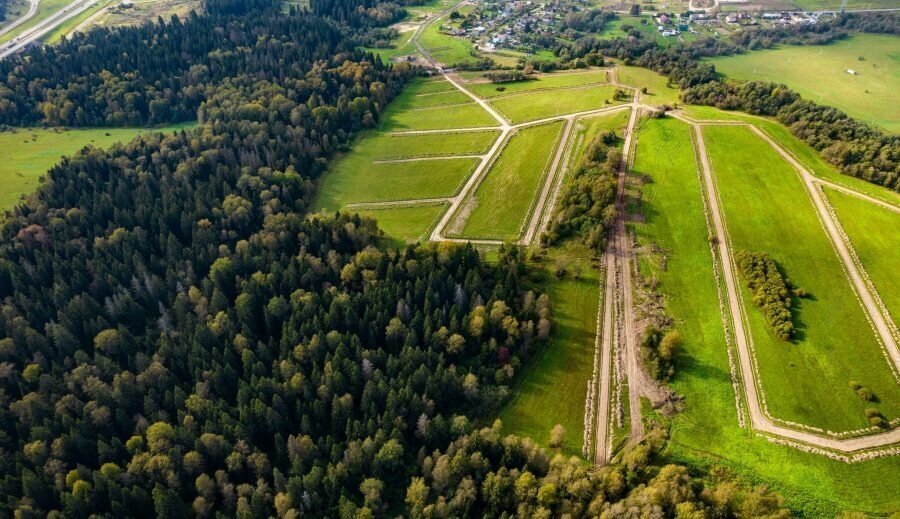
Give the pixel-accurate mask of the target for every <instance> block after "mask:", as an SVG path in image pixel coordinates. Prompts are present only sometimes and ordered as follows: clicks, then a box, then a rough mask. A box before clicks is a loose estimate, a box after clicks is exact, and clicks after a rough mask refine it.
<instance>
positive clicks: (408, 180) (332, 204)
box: [317, 154, 480, 210]
mask: <svg viewBox="0 0 900 519" xmlns="http://www.w3.org/2000/svg"><path fill="white" fill-rule="evenodd" d="M479 160H480V159H477V158H450V159H443V158H435V159H426V160H416V161H410V162H373V161H372V160H370V159H368V158H367V157H363V156H360V155H353V154H350V155H347V156H345V157H342V158H341V159H338V160H337V162H336V163H335V165H334V168H333V171H332V172H331V173H330V174H329V175H328V176H327V177H326V178H325V179H324V180H323V181H322V186H321V188H320V189H321V190H322V194H321V195H320V198H319V200H318V202H317V206H318V207H319V208H320V209H326V210H337V209H340V208H342V207H345V206H346V205H347V204H351V203H366V202H389V201H394V200H417V199H427V198H438V197H448V196H453V195H454V194H455V193H456V191H457V190H458V189H459V188H460V186H462V184H463V182H464V181H465V179H466V178H468V177H469V175H470V174H472V171H474V169H475V166H477V165H478V162H479Z"/></svg>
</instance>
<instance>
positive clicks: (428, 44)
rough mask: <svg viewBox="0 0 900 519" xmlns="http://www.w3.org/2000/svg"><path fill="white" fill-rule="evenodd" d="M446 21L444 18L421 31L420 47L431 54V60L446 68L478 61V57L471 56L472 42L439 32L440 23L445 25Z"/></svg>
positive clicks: (472, 50)
mask: <svg viewBox="0 0 900 519" xmlns="http://www.w3.org/2000/svg"><path fill="white" fill-rule="evenodd" d="M446 20H447V19H446V18H442V19H441V20H439V21H437V22H434V23H432V24H431V25H429V26H428V27H426V28H425V30H424V31H422V34H421V36H420V37H419V41H420V42H421V43H422V47H424V48H425V50H426V51H428V53H429V54H431V57H432V58H434V59H435V60H436V61H438V62H439V63H442V64H444V65H445V66H448V67H449V66H452V65H460V64H463V63H474V62H476V61H478V57H476V56H474V55H473V52H474V51H475V49H474V47H473V46H472V42H470V41H469V40H467V39H465V38H458V37H456V36H451V35H449V34H444V33H442V32H441V31H440V26H441V23H445V22H446Z"/></svg>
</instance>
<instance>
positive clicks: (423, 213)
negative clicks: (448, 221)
mask: <svg viewBox="0 0 900 519" xmlns="http://www.w3.org/2000/svg"><path fill="white" fill-rule="evenodd" d="M447 206H448V204H425V205H414V206H396V207H383V208H377V209H376V208H370V209H360V210H351V211H352V212H356V213H359V215H360V216H365V217H368V218H373V219H375V220H376V221H378V227H379V228H381V230H383V231H384V235H385V238H386V239H387V240H388V241H389V242H390V243H391V244H392V245H394V246H398V247H401V246H403V245H404V244H407V243H414V242H417V241H423V240H425V239H426V238H427V237H428V233H429V232H430V231H431V229H432V228H433V227H434V225H435V224H436V223H437V220H438V218H439V217H440V216H441V214H442V213H443V212H444V211H446V210H447Z"/></svg>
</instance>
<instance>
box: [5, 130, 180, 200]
mask: <svg viewBox="0 0 900 519" xmlns="http://www.w3.org/2000/svg"><path fill="white" fill-rule="evenodd" d="M191 125H193V123H190V124H183V125H176V126H171V127H164V128H157V129H148V128H92V129H78V130H58V131H57V130H55V129H41V128H16V129H14V130H12V131H5V132H0V150H2V152H0V156H2V159H3V160H0V179H2V180H3V182H2V185H0V209H2V210H6V209H10V208H12V206H13V205H15V203H16V202H17V201H18V200H19V197H20V196H21V195H23V194H27V193H30V192H32V191H34V190H35V189H36V188H37V186H38V177H40V176H42V175H44V174H45V173H46V172H47V170H48V169H50V168H51V167H53V166H54V165H55V164H56V163H58V162H59V159H60V158H61V157H62V156H64V155H72V154H74V153H75V152H77V151H78V150H80V149H81V148H83V147H85V146H95V147H97V148H106V147H108V146H110V145H112V144H114V143H116V142H128V141H130V140H131V139H133V138H134V137H135V136H136V135H138V134H141V133H146V132H151V131H152V132H163V133H167V132H171V131H174V130H176V129H180V128H186V127H188V126H191Z"/></svg>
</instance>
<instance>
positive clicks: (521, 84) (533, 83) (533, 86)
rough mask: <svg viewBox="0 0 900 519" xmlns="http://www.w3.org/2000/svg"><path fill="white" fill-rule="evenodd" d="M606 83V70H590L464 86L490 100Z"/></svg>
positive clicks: (472, 83)
mask: <svg viewBox="0 0 900 519" xmlns="http://www.w3.org/2000/svg"><path fill="white" fill-rule="evenodd" d="M483 74H484V72H479V73H478V74H477V75H475V77H476V78H477V77H480V76H482V75H483ZM606 81H607V70H606V69H590V70H579V71H575V72H560V73H556V74H536V75H535V79H529V80H525V81H513V82H509V83H490V82H488V81H487V80H480V81H478V80H471V81H470V82H469V83H468V84H467V85H466V86H467V87H468V88H469V90H471V91H472V92H473V93H475V94H477V95H479V96H481V97H484V98H490V97H497V96H502V95H509V94H515V93H519V92H527V91H531V90H541V89H554V88H565V87H576V86H585V85H594V84H599V83H605V82H606Z"/></svg>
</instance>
